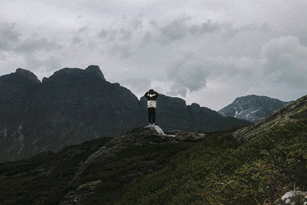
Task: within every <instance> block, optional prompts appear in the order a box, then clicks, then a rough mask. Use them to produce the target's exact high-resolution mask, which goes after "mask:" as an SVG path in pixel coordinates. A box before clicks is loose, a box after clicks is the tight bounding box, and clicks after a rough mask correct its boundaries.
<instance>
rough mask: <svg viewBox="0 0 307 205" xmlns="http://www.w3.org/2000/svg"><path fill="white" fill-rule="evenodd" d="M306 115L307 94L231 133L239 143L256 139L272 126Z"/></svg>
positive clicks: (302, 117)
mask: <svg viewBox="0 0 307 205" xmlns="http://www.w3.org/2000/svg"><path fill="white" fill-rule="evenodd" d="M306 116H307V96H303V97H301V98H300V99H298V100H296V101H294V102H292V103H290V104H288V105H286V106H284V107H282V108H280V109H278V110H276V111H274V112H273V113H271V114H269V115H268V116H266V117H264V118H262V119H261V120H259V121H258V122H256V123H254V124H252V125H250V126H247V127H244V128H242V129H239V130H237V131H236V132H234V133H233V136H234V138H235V139H236V141H237V142H238V143H239V144H242V143H246V142H249V141H251V140H253V139H256V138H258V137H260V136H262V135H264V134H265V133H267V132H268V131H270V130H271V129H272V128H273V127H276V126H283V125H285V124H287V123H289V122H293V121H294V122H295V121H298V120H300V119H304V118H306Z"/></svg>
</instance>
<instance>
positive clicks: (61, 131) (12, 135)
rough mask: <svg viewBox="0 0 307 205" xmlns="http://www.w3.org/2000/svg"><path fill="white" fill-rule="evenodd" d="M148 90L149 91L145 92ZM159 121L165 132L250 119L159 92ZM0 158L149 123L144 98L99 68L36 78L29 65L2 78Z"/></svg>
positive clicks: (236, 123)
mask: <svg viewBox="0 0 307 205" xmlns="http://www.w3.org/2000/svg"><path fill="white" fill-rule="evenodd" d="M144 93H145V91H144ZM157 103H158V108H157V111H156V113H157V120H156V123H157V124H158V125H159V126H160V127H162V128H163V129H164V130H166V131H170V130H178V129H180V130H182V131H197V132H216V131H221V130H227V129H230V128H232V127H238V126H244V125H247V124H249V122H247V121H245V120H241V119H236V118H233V117H223V116H221V115H220V114H219V113H218V112H216V111H213V110H211V109H209V108H206V107H200V106H199V105H198V104H196V103H193V104H192V105H186V102H185V101H184V100H183V99H180V98H174V97H169V96H166V95H163V94H160V96H159V98H158V100H157ZM0 110H1V115H0V161H2V162H3V161H9V160H18V159H23V158H26V157H29V156H32V155H35V154H37V153H40V152H44V151H53V152H56V151H59V150H60V149H62V148H64V147H66V146H69V145H73V144H80V143H82V142H85V141H88V140H91V139H96V138H100V137H115V136H118V135H119V134H122V133H124V132H126V131H129V130H131V129H133V128H135V127H144V126H145V125H146V124H147V117H146V116H147V108H146V100H145V98H144V97H142V98H141V99H140V100H139V99H138V98H137V97H136V96H135V95H134V94H133V93H132V92H131V91H130V90H128V89H127V88H125V87H122V86H120V85H119V84H118V83H110V82H108V81H107V80H106V79H105V77H104V75H103V73H102V72H101V70H100V68H99V67H98V66H95V65H91V66H89V67H87V68H86V69H79V68H63V69H61V70H58V71H56V72H55V73H54V74H53V75H51V76H50V77H48V78H43V79H42V81H40V80H38V78H37V76H36V75H35V74H34V73H32V72H30V71H28V70H25V69H21V68H18V69H17V70H16V72H14V73H11V74H8V75H4V76H1V77H0Z"/></svg>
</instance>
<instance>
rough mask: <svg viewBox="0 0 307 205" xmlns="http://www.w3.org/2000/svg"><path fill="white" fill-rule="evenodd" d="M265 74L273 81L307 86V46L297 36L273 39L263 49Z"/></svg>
mask: <svg viewBox="0 0 307 205" xmlns="http://www.w3.org/2000/svg"><path fill="white" fill-rule="evenodd" d="M261 57H262V64H261V66H262V69H263V75H264V76H267V80H270V81H272V82H271V83H278V84H284V83H286V84H289V85H291V86H296V87H302V86H304V87H305V86H307V81H306V79H307V72H306V65H307V47H304V46H301V45H300V41H299V39H298V38H297V37H294V36H287V37H280V38H277V39H272V40H271V41H270V42H269V43H267V44H266V45H265V46H264V47H263V48H262V50H261Z"/></svg>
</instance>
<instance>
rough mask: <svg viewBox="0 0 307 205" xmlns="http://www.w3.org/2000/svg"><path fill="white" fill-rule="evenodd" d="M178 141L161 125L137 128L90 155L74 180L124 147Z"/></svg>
mask: <svg viewBox="0 0 307 205" xmlns="http://www.w3.org/2000/svg"><path fill="white" fill-rule="evenodd" d="M178 141H179V138H177V137H176V136H175V135H167V134H164V132H163V131H162V129H161V128H160V127H159V126H147V127H145V128H135V129H133V130H131V131H129V132H127V133H125V134H123V135H120V136H118V137H115V138H114V139H112V140H111V141H110V142H108V143H107V144H105V146H103V147H101V148H100V149H99V150H98V151H97V152H95V153H94V154H92V155H91V156H89V158H88V159H87V160H86V161H85V162H84V164H83V165H82V166H81V167H80V169H79V170H78V172H77V173H76V175H75V177H74V181H75V180H79V179H80V178H82V177H84V176H85V175H86V173H87V171H88V170H89V169H92V168H93V167H97V166H100V165H102V164H105V163H107V162H109V161H110V160H114V159H115V158H116V154H117V153H119V152H121V151H123V150H124V149H128V148H133V147H135V146H142V145H151V144H163V143H176V142H178Z"/></svg>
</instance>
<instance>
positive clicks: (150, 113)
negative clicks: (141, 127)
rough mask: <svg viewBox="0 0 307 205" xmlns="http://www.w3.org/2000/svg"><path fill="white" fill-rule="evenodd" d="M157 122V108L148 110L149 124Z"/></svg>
mask: <svg viewBox="0 0 307 205" xmlns="http://www.w3.org/2000/svg"><path fill="white" fill-rule="evenodd" d="M155 120H156V108H148V121H149V123H155Z"/></svg>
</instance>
